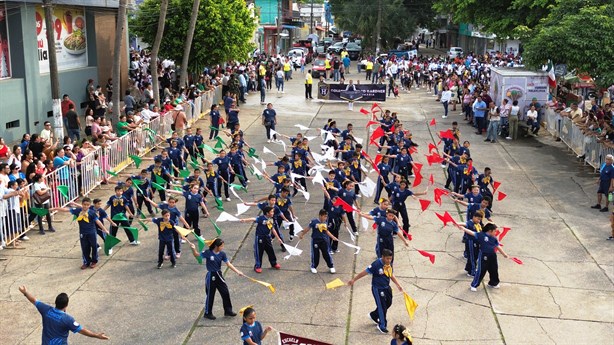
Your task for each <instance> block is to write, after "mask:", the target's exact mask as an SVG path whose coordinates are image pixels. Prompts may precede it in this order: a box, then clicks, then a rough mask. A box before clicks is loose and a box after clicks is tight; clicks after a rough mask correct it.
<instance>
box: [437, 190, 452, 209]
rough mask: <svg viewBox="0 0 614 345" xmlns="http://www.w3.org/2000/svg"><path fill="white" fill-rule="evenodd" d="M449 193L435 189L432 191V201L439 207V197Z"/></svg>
mask: <svg viewBox="0 0 614 345" xmlns="http://www.w3.org/2000/svg"><path fill="white" fill-rule="evenodd" d="M449 193H450V192H448V191H447V190H445V189H441V188H435V189H434V190H433V194H434V195H435V197H434V200H435V202H436V203H438V204H439V206H441V196H442V195H448V194H449Z"/></svg>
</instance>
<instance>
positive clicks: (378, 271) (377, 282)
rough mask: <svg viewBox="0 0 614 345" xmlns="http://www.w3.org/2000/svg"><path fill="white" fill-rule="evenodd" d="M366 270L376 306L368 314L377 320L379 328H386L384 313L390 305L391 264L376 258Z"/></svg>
mask: <svg viewBox="0 0 614 345" xmlns="http://www.w3.org/2000/svg"><path fill="white" fill-rule="evenodd" d="M366 271H367V273H369V274H371V292H372V293H373V298H374V299H375V306H376V307H375V310H374V311H372V312H371V313H369V315H370V316H371V319H373V320H377V321H378V324H379V326H380V328H381V329H386V325H387V324H388V321H387V320H386V314H387V312H388V308H390V306H391V305H392V289H391V288H390V277H391V276H392V266H389V265H384V262H383V261H382V259H377V260H375V261H373V263H371V265H369V267H367V269H366Z"/></svg>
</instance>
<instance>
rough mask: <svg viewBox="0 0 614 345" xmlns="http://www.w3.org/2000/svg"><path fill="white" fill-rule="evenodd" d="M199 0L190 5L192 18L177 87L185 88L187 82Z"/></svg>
mask: <svg viewBox="0 0 614 345" xmlns="http://www.w3.org/2000/svg"><path fill="white" fill-rule="evenodd" d="M199 7H200V0H194V3H193V4H192V16H191V17H190V26H189V27H188V36H187V37H186V40H185V43H184V46H183V59H182V61H181V77H180V78H179V85H180V86H179V87H182V86H186V82H187V80H188V62H189V59H190V50H191V48H192V40H193V39H194V29H195V28H196V19H197V18H198V9H199Z"/></svg>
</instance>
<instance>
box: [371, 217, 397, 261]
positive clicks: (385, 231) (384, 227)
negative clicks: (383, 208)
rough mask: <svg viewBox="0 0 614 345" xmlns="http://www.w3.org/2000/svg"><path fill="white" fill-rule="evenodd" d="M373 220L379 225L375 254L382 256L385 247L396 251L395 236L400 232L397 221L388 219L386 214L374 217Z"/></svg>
mask: <svg viewBox="0 0 614 345" xmlns="http://www.w3.org/2000/svg"><path fill="white" fill-rule="evenodd" d="M373 221H374V222H375V224H376V225H377V239H376V242H375V254H377V257H378V258H381V257H382V250H383V249H390V250H391V251H392V252H393V253H394V236H395V235H396V234H397V233H398V232H399V226H398V225H397V223H396V222H394V221H391V220H388V219H386V216H384V217H374V218H373Z"/></svg>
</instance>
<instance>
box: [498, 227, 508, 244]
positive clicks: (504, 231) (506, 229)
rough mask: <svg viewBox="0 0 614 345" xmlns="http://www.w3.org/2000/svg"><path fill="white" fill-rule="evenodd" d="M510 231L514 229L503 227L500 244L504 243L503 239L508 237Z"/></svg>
mask: <svg viewBox="0 0 614 345" xmlns="http://www.w3.org/2000/svg"><path fill="white" fill-rule="evenodd" d="M510 230H512V228H508V227H503V231H502V232H501V236H499V242H501V241H503V238H504V237H505V235H507V233H508V231H510ZM495 236H496V235H495Z"/></svg>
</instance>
